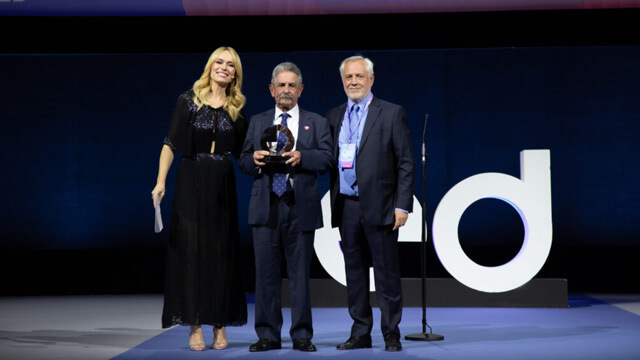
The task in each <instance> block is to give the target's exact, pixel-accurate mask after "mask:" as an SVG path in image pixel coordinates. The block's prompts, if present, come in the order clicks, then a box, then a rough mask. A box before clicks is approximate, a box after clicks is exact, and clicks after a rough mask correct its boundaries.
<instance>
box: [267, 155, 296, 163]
mask: <svg viewBox="0 0 640 360" xmlns="http://www.w3.org/2000/svg"><path fill="white" fill-rule="evenodd" d="M289 159H291V156H281V155H267V156H265V157H264V162H265V163H267V164H284V163H285V162H287V160H289Z"/></svg>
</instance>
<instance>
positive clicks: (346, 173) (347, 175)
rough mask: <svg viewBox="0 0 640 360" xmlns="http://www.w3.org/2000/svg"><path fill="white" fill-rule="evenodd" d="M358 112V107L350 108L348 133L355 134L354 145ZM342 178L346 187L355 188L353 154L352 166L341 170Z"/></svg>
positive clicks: (354, 160) (354, 158)
mask: <svg viewBox="0 0 640 360" xmlns="http://www.w3.org/2000/svg"><path fill="white" fill-rule="evenodd" d="M358 111H360V107H358V105H353V107H352V108H351V112H349V131H350V134H351V133H355V135H354V136H355V137H356V139H354V141H355V142H356V144H357V138H358V125H359V124H360V123H359V122H358ZM342 177H343V178H344V181H345V182H346V183H347V185H349V186H350V187H351V188H353V187H354V186H355V184H356V157H355V154H354V156H353V165H352V166H351V168H349V169H343V171H342Z"/></svg>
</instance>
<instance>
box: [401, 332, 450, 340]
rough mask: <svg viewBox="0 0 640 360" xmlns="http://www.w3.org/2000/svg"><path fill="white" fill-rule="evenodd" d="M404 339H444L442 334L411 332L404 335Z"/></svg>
mask: <svg viewBox="0 0 640 360" xmlns="http://www.w3.org/2000/svg"><path fill="white" fill-rule="evenodd" d="M404 339H405V340H411V341H441V340H444V335H438V334H426V333H422V334H411V335H407V336H405V337H404Z"/></svg>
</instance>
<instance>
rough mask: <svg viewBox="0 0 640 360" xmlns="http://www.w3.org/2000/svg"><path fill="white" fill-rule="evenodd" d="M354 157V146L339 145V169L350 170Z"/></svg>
mask: <svg viewBox="0 0 640 360" xmlns="http://www.w3.org/2000/svg"><path fill="white" fill-rule="evenodd" d="M355 156H356V144H342V145H340V156H339V157H338V161H339V162H340V167H341V168H343V169H351V168H352V167H353V160H354V158H355Z"/></svg>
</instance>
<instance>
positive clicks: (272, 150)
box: [260, 125, 295, 164]
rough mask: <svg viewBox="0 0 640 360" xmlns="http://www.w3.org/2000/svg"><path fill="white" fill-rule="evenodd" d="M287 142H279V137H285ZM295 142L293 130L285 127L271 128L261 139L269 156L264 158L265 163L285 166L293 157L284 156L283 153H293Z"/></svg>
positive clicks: (276, 126)
mask: <svg viewBox="0 0 640 360" xmlns="http://www.w3.org/2000/svg"><path fill="white" fill-rule="evenodd" d="M283 135H284V139H286V140H285V141H282V140H281V141H278V137H279V136H283ZM294 143H295V140H294V138H293V134H291V130H289V129H288V128H287V127H286V126H283V125H273V126H269V127H268V128H267V129H266V130H265V131H264V132H263V133H262V137H260V146H261V147H262V150H267V151H268V152H269V155H267V156H265V157H264V162H265V163H267V164H269V163H274V164H284V163H285V162H286V161H287V160H289V159H290V158H291V156H282V154H283V153H286V152H289V151H291V149H293V145H294Z"/></svg>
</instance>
